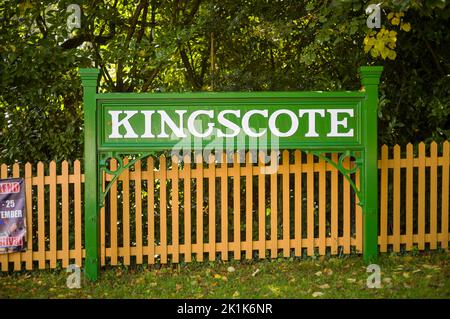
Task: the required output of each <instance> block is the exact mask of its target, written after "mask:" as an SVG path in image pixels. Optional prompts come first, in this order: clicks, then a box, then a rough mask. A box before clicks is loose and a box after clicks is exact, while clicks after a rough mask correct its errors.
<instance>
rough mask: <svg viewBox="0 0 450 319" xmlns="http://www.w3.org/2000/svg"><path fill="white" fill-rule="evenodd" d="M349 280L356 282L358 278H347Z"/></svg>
mask: <svg viewBox="0 0 450 319" xmlns="http://www.w3.org/2000/svg"><path fill="white" fill-rule="evenodd" d="M347 282H349V283H354V282H356V279H355V278H347Z"/></svg>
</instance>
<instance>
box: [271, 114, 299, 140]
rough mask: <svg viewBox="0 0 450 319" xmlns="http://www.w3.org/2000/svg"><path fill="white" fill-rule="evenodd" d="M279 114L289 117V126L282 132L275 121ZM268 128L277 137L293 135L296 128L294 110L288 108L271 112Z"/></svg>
mask: <svg viewBox="0 0 450 319" xmlns="http://www.w3.org/2000/svg"><path fill="white" fill-rule="evenodd" d="M280 114H286V115H288V116H289V117H290V118H291V128H290V129H289V130H288V131H287V132H285V133H282V132H281V131H280V130H279V129H278V127H276V125H275V122H276V120H277V117H278V116H279V115H280ZM269 129H270V131H271V132H272V134H273V135H275V136H278V137H288V136H291V135H293V134H294V133H295V132H296V131H297V129H298V117H297V116H296V115H295V113H294V112H292V111H289V110H284V109H283V110H277V111H275V112H273V113H272V115H271V116H270V118H269Z"/></svg>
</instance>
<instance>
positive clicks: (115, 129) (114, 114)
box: [108, 111, 139, 138]
mask: <svg viewBox="0 0 450 319" xmlns="http://www.w3.org/2000/svg"><path fill="white" fill-rule="evenodd" d="M108 113H109V114H111V119H112V124H111V126H112V132H111V135H109V138H137V137H139V136H138V135H137V134H136V133H135V132H134V130H133V128H132V127H131V124H130V122H129V121H130V118H131V117H133V116H134V115H135V114H137V113H138V111H109V112H108ZM121 113H125V114H126V116H125V118H123V119H121V120H120V121H119V114H121ZM121 126H123V127H124V128H125V130H126V134H125V135H122V134H120V133H119V128H120V127H121Z"/></svg>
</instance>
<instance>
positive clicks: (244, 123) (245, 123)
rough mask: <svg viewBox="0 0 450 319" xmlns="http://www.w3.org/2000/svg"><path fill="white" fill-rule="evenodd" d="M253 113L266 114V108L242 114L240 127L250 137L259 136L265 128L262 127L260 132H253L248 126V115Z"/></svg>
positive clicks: (263, 132) (264, 132) (265, 115)
mask: <svg viewBox="0 0 450 319" xmlns="http://www.w3.org/2000/svg"><path fill="white" fill-rule="evenodd" d="M254 114H260V115H262V116H264V117H267V116H268V112H267V110H251V111H248V112H247V113H245V114H244V116H243V117H242V129H243V130H244V133H245V134H247V135H248V136H250V137H260V136H263V135H264V134H266V131H267V130H266V129H264V130H263V131H262V132H259V133H256V132H253V131H252V130H251V129H250V127H249V122H250V117H251V116H252V115H254Z"/></svg>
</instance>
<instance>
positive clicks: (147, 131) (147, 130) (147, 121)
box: [141, 111, 155, 138]
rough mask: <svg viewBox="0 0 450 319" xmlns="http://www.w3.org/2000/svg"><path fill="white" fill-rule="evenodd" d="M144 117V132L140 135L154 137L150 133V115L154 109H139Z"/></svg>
mask: <svg viewBox="0 0 450 319" xmlns="http://www.w3.org/2000/svg"><path fill="white" fill-rule="evenodd" d="M141 113H142V114H144V117H145V132H144V134H142V135H141V137H142V138H150V137H155V135H153V133H152V115H153V113H155V111H141Z"/></svg>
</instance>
